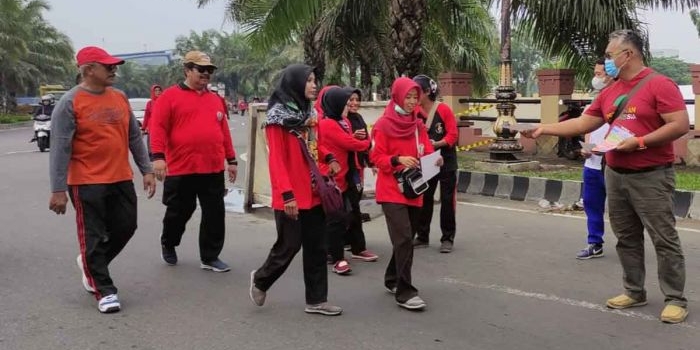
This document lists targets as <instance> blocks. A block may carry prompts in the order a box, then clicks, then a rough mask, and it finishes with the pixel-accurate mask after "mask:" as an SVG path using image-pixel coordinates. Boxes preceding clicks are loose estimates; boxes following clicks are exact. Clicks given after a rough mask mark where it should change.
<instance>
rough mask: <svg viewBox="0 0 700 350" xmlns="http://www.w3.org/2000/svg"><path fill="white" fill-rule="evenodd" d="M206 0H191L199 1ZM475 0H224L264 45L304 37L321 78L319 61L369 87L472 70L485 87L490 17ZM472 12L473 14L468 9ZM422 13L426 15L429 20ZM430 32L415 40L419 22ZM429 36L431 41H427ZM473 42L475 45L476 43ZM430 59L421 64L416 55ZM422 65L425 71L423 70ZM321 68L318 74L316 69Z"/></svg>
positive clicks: (308, 57) (233, 15) (204, 0)
mask: <svg viewBox="0 0 700 350" xmlns="http://www.w3.org/2000/svg"><path fill="white" fill-rule="evenodd" d="M211 1H213V0H198V3H199V5H200V6H202V5H205V4H207V3H209V2H211ZM483 3H484V1H482V0H420V1H417V2H416V1H413V0H392V2H390V3H387V2H384V1H376V0H327V1H322V0H305V1H300V0H229V3H228V9H229V11H230V12H229V13H228V15H229V17H230V18H232V19H234V20H236V21H237V22H238V23H240V24H241V25H242V27H243V30H244V31H247V32H249V33H250V34H249V39H250V40H251V42H252V44H253V45H254V46H256V47H259V48H261V49H263V50H265V49H267V48H269V47H270V46H272V45H274V44H279V43H290V42H294V41H299V42H301V43H303V45H304V50H305V54H306V55H305V56H306V60H307V62H309V63H310V64H312V65H314V66H315V67H316V68H317V70H318V71H317V76H320V77H322V76H323V73H324V72H323V70H324V69H325V64H326V63H325V61H326V60H328V61H329V63H331V64H333V65H334V66H335V67H340V66H342V67H345V68H347V70H348V71H347V72H348V75H349V76H350V77H351V79H353V77H354V76H355V75H356V68H357V67H359V70H360V85H361V87H362V88H363V90H365V91H367V92H368V91H369V89H370V88H371V85H372V76H379V77H380V78H381V80H382V81H383V82H384V83H383V84H381V85H382V86H384V87H387V86H388V84H389V83H390V81H391V80H392V79H393V78H394V77H395V76H396V75H398V74H409V75H415V74H417V73H419V72H422V73H432V74H435V73H437V72H439V71H441V70H443V69H455V68H472V69H473V70H475V71H476V73H477V76H478V78H479V79H477V81H478V82H480V83H481V85H485V82H486V75H487V74H485V72H486V71H487V69H488V68H485V67H487V65H485V64H484V63H485V62H487V61H488V59H487V57H488V55H487V54H486V53H487V52H488V51H489V49H490V48H491V45H492V43H493V42H494V40H493V35H492V32H491V29H492V26H493V22H492V21H491V18H490V16H489V15H488V11H487V10H486V9H485V7H484V5H483ZM474 11H476V12H474ZM428 19H429V20H428ZM425 22H427V23H428V26H429V28H430V29H431V32H430V34H429V35H426V40H422V39H423V36H422V34H421V33H422V28H423V26H424V24H425ZM428 39H429V40H430V41H428ZM477 44H478V45H477ZM424 57H429V58H428V59H429V61H430V62H431V63H433V64H434V65H430V66H429V67H427V66H426V65H424V64H423V58H424ZM426 68H427V69H426ZM319 73H320V74H319Z"/></svg>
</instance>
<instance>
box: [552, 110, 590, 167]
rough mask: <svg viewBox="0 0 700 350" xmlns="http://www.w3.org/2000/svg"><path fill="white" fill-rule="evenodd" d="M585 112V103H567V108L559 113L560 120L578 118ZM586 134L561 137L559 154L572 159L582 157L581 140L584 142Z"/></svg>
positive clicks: (558, 148) (558, 146)
mask: <svg viewBox="0 0 700 350" xmlns="http://www.w3.org/2000/svg"><path fill="white" fill-rule="evenodd" d="M582 113H583V105H582V104H581V103H579V102H570V103H567V109H566V110H565V111H564V112H562V113H561V114H559V122H560V123H561V122H563V121H566V120H569V119H574V118H578V117H580V116H581V114H582ZM584 140H585V138H584V135H576V136H572V137H559V142H558V143H557V156H559V157H563V158H566V159H570V160H578V159H581V158H582V156H581V142H584Z"/></svg>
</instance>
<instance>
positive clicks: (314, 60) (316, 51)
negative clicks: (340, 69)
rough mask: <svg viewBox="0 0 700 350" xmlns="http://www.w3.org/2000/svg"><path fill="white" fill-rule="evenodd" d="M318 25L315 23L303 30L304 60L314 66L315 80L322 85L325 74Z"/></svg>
mask: <svg viewBox="0 0 700 350" xmlns="http://www.w3.org/2000/svg"><path fill="white" fill-rule="evenodd" d="M318 27H319V25H318V24H315V25H313V26H312V27H310V28H308V29H307V30H306V31H305V32H304V61H305V63H306V64H308V65H310V66H311V67H314V74H316V81H317V82H318V84H319V85H322V84H323V77H324V75H325V74H326V59H325V51H324V50H323V41H322V39H321V35H320V33H319V31H318Z"/></svg>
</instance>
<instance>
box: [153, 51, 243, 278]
mask: <svg viewBox="0 0 700 350" xmlns="http://www.w3.org/2000/svg"><path fill="white" fill-rule="evenodd" d="M215 70H216V66H215V65H214V64H213V63H212V61H211V59H210V58H209V56H208V55H206V54H205V53H203V52H200V51H190V52H188V53H187V54H186V55H185V58H184V72H185V81H184V82H182V83H179V84H177V85H175V86H172V87H170V88H168V89H166V90H165V91H163V93H162V94H161V95H160V97H159V98H158V100H157V102H156V103H155V106H154V110H153V115H152V117H151V118H152V120H151V122H150V123H151V124H150V125H149V128H150V133H151V152H152V156H153V160H154V162H153V168H154V170H155V174H156V178H157V179H158V180H161V181H164V183H163V204H165V206H166V207H167V208H166V210H165V217H164V218H163V232H162V234H161V237H160V241H161V257H162V258H163V261H165V263H166V264H168V265H171V266H174V265H176V264H177V260H178V259H177V253H176V251H175V247H177V246H178V245H180V240H181V239H182V235H183V234H184V232H185V225H186V224H187V221H189V219H190V217H191V216H192V213H193V212H194V210H195V208H196V206H197V199H199V204H200V206H201V208H202V219H201V224H200V226H199V255H200V260H201V264H200V267H201V268H202V269H205V270H210V271H214V272H226V271H229V270H230V268H229V266H228V265H227V264H226V263H224V262H223V261H221V260H220V259H219V254H220V253H221V250H222V249H223V246H224V236H225V209H224V195H225V194H226V188H225V185H224V170H226V171H227V172H228V180H229V181H230V182H231V183H233V182H234V181H236V174H237V164H238V163H237V161H236V153H235V150H234V149H233V142H232V141H231V133H230V131H229V127H228V122H227V118H226V114H227V112H226V106H225V105H224V102H223V100H222V99H221V97H220V96H219V95H217V94H215V93H213V92H211V91H209V90H207V86H208V84H209V82H210V79H211V75H212V74H213V73H214V71H215Z"/></svg>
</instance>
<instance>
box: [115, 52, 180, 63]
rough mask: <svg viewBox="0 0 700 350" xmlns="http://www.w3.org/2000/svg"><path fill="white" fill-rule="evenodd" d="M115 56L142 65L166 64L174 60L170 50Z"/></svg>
mask: <svg viewBox="0 0 700 350" xmlns="http://www.w3.org/2000/svg"><path fill="white" fill-rule="evenodd" d="M115 56H116V57H119V58H121V59H123V60H125V61H128V62H133V63H136V64H139V65H142V66H162V65H168V64H170V63H171V62H172V61H173V60H175V56H174V55H173V52H172V50H163V51H145V52H135V53H124V54H119V55H115Z"/></svg>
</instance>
